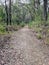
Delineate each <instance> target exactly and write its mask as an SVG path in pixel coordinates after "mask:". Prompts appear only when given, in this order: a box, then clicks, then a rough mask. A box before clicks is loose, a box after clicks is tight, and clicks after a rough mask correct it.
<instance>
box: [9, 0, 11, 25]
mask: <svg viewBox="0 0 49 65" xmlns="http://www.w3.org/2000/svg"><path fill="white" fill-rule="evenodd" d="M9 22H10V25H11V0H9Z"/></svg>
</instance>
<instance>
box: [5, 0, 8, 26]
mask: <svg viewBox="0 0 49 65" xmlns="http://www.w3.org/2000/svg"><path fill="white" fill-rule="evenodd" d="M5 11H6V23H7V25H8V8H7V4H6V0H5Z"/></svg>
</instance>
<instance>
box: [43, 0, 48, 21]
mask: <svg viewBox="0 0 49 65" xmlns="http://www.w3.org/2000/svg"><path fill="white" fill-rule="evenodd" d="M44 18H45V21H47V18H48V16H47V0H44Z"/></svg>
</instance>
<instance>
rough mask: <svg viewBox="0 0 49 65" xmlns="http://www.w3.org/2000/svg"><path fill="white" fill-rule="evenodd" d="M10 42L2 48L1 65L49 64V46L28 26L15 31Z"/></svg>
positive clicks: (0, 54)
mask: <svg viewBox="0 0 49 65" xmlns="http://www.w3.org/2000/svg"><path fill="white" fill-rule="evenodd" d="M6 42H7V41H6ZM9 43H10V45H9V46H8V45H7V46H5V47H4V48H3V49H0V65H49V47H48V46H46V45H45V44H43V43H42V41H41V40H40V41H39V40H38V39H36V37H35V35H34V32H33V31H32V30H31V29H28V27H24V28H23V29H21V30H19V31H17V32H13V33H12V34H11V39H10V41H9ZM7 44H8V43H7Z"/></svg>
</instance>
